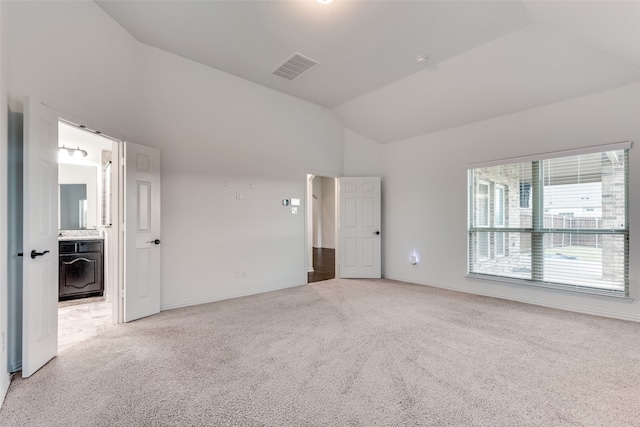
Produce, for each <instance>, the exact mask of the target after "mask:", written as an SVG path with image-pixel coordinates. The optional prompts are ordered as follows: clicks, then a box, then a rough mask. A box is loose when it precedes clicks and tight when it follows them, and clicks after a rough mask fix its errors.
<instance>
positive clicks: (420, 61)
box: [416, 55, 429, 64]
mask: <svg viewBox="0 0 640 427" xmlns="http://www.w3.org/2000/svg"><path fill="white" fill-rule="evenodd" d="M427 59H429V56H428V55H418V56H416V61H417V62H418V64H424V63H425V62H426V61H427Z"/></svg>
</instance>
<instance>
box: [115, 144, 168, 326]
mask: <svg viewBox="0 0 640 427" xmlns="http://www.w3.org/2000/svg"><path fill="white" fill-rule="evenodd" d="M124 153H125V156H124V158H125V160H124V170H125V178H124V182H125V184H124V187H125V188H124V190H125V191H124V192H125V212H126V213H125V225H124V234H125V276H124V321H125V322H130V321H132V320H136V319H140V318H141V317H146V316H150V315H152V314H156V313H159V312H160V243H161V242H160V150H158V149H155V148H151V147H145V146H144V145H139V144H134V143H131V142H125V148H124Z"/></svg>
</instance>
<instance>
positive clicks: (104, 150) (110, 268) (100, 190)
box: [58, 120, 119, 353]
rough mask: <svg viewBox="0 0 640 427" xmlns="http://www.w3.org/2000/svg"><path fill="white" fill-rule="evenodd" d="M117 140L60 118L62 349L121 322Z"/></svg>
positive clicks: (60, 293)
mask: <svg viewBox="0 0 640 427" xmlns="http://www.w3.org/2000/svg"><path fill="white" fill-rule="evenodd" d="M118 144H119V141H117V140H115V139H113V138H110V137H107V136H105V135H104V134H102V133H101V132H99V131H95V130H91V129H89V128H87V127H86V126H82V125H77V124H74V123H72V122H69V121H64V120H60V122H59V127H58V146H59V155H58V201H59V215H58V230H59V231H58V238H59V251H60V252H59V258H60V262H59V286H58V298H59V303H58V353H60V352H63V351H65V350H66V349H68V348H70V347H73V346H75V345H78V344H81V343H82V342H83V341H85V340H86V339H88V338H91V337H92V336H95V335H97V334H99V333H100V332H102V331H104V330H105V329H108V328H109V327H111V326H112V325H113V324H115V323H117V313H118V307H114V304H115V303H117V298H115V297H114V295H115V294H116V292H115V290H116V287H117V274H118V273H117V271H118V270H117V259H118V252H117V250H118V241H117V239H118V235H117V233H115V232H114V226H113V225H114V221H113V217H114V212H113V207H114V200H116V201H117V200H118V186H117V185H116V186H114V185H113V182H114V177H113V172H114V168H113V160H114V158H115V157H116V156H114V154H113V153H114V152H115V153H117V152H118ZM115 216H117V213H116V215H115Z"/></svg>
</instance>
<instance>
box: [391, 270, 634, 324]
mask: <svg viewBox="0 0 640 427" xmlns="http://www.w3.org/2000/svg"><path fill="white" fill-rule="evenodd" d="M384 277H385V279H389V280H398V281H400V282H407V283H413V284H416V285H423V286H432V287H434V288H440V289H447V290H450V291H457V292H464V293H467V294H472V295H481V296H485V297H492V298H499V299H504V300H509V301H517V302H522V303H525V304H533V305H539V306H542V307H549V308H555V309H558V310H565V311H572V312H575V313H582V314H590V315H593V316H601V317H609V318H612V319H620V320H629V321H632V322H640V313H638V314H627V313H620V312H617V311H610V310H601V309H596V308H591V307H584V306H579V305H571V304H557V303H552V302H549V301H544V300H539V299H534V298H526V297H522V298H520V297H514V296H513V295H507V294H506V293H504V294H503V293H501V292H495V291H486V290H477V291H470V290H469V289H462V288H459V287H456V286H450V285H443V284H440V283H432V282H429V283H425V282H416V281H415V280H412V279H407V278H402V277H398V276H387V275H385V276H384ZM620 303H621V304H627V303H628V301H627V302H623V301H620Z"/></svg>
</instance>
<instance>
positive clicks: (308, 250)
mask: <svg viewBox="0 0 640 427" xmlns="http://www.w3.org/2000/svg"><path fill="white" fill-rule="evenodd" d="M305 176H306V179H305V207H306V217H305V221H304V224H305V225H304V226H305V232H304V247H305V255H306V256H305V275H306V277H305V283H309V272H310V271H312V270H313V236H312V233H313V228H312V227H313V224H312V221H313V194H312V191H313V186H312V181H313V178H315V177H322V178H333V180H334V184H335V186H336V187H335V210H334V212H333V215H334V224H335V230H334V242H335V247H336V248H335V266H336V267H335V276H334V277H340V262H339V260H340V245H339V244H338V219H339V218H338V213H339V212H340V194H339V185H338V178H340V174H338V173H333V172H327V171H318V170H307V173H306V175H305Z"/></svg>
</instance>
